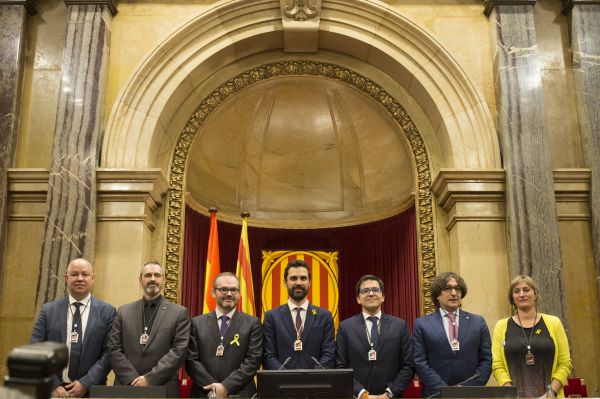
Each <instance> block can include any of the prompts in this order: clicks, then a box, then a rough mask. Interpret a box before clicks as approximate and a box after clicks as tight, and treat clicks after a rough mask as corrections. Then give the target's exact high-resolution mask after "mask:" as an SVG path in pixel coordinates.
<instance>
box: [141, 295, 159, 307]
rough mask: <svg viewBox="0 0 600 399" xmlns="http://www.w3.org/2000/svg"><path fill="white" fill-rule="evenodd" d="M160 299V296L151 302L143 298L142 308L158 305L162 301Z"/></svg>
mask: <svg viewBox="0 0 600 399" xmlns="http://www.w3.org/2000/svg"><path fill="white" fill-rule="evenodd" d="M162 298H163V296H162V294H161V295H159V296H157V297H156V298H154V299H151V300H148V299H146V298H144V306H152V305H158V304H159V303H160V301H162Z"/></svg>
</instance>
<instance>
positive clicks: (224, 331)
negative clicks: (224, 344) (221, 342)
mask: <svg viewBox="0 0 600 399" xmlns="http://www.w3.org/2000/svg"><path fill="white" fill-rule="evenodd" d="M219 319H221V337H222V338H223V339H225V335H227V329H228V328H229V326H228V325H227V322H228V321H229V316H226V315H223V316H221V317H219Z"/></svg>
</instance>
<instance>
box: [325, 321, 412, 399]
mask: <svg viewBox="0 0 600 399" xmlns="http://www.w3.org/2000/svg"><path fill="white" fill-rule="evenodd" d="M379 323H380V324H379V340H378V342H377V348H376V351H377V360H376V361H369V358H368V352H369V350H370V349H371V346H370V345H369V341H368V339H367V326H366V323H365V318H364V317H363V315H362V313H360V314H358V315H356V316H352V317H350V318H349V319H346V320H344V321H342V322H341V323H340V327H339V329H338V334H337V341H336V367H337V368H351V369H354V395H355V396H358V394H359V392H360V391H361V390H363V389H366V390H367V391H369V393H370V394H372V395H381V394H383V393H384V392H385V391H386V388H389V389H390V390H391V391H392V394H393V395H394V397H401V396H402V393H403V392H404V389H405V388H406V386H407V385H408V384H409V382H410V380H411V379H412V377H413V374H414V364H413V361H412V346H411V342H410V335H409V333H408V328H407V327H406V322H405V321H404V320H402V319H399V318H397V317H394V316H391V315H388V314H385V313H382V314H381V320H380V322H379Z"/></svg>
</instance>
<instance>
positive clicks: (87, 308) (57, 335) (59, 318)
mask: <svg viewBox="0 0 600 399" xmlns="http://www.w3.org/2000/svg"><path fill="white" fill-rule="evenodd" d="M94 277H95V275H94V270H93V269H92V265H91V263H90V262H88V261H87V260H85V259H82V258H79V259H75V260H72V261H71V262H70V263H69V265H68V266H67V272H66V273H65V282H66V285H67V290H68V292H69V293H68V295H67V296H65V297H63V298H60V299H57V300H56V301H54V302H50V303H47V304H45V305H44V306H43V307H42V310H41V312H40V315H39V317H38V319H37V320H36V322H35V325H34V326H33V332H32V333H31V339H30V342H41V341H54V342H60V343H64V344H66V345H67V349H68V350H69V364H68V365H67V367H66V368H65V369H64V370H63V372H62V373H60V374H59V375H55V376H52V377H51V381H52V396H53V397H60V398H81V397H85V396H88V395H89V391H90V387H91V386H92V385H105V384H106V376H107V375H108V372H109V371H110V366H109V365H108V358H107V349H106V340H107V338H108V333H109V332H110V328H111V325H112V322H113V319H114V318H115V313H116V311H115V308H114V307H113V306H111V305H109V304H107V303H105V302H102V301H101V300H99V299H97V298H96V297H95V296H92V294H91V290H92V286H93V285H94Z"/></svg>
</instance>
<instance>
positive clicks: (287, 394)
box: [257, 369, 352, 399]
mask: <svg viewBox="0 0 600 399" xmlns="http://www.w3.org/2000/svg"><path fill="white" fill-rule="evenodd" d="M257 382H258V387H257V391H258V397H259V399H263V398H264V399H268V398H296V399H303V398H324V397H326V398H328V399H333V398H337V399H347V398H352V369H314V370H307V369H297V370H259V371H258V372H257Z"/></svg>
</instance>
